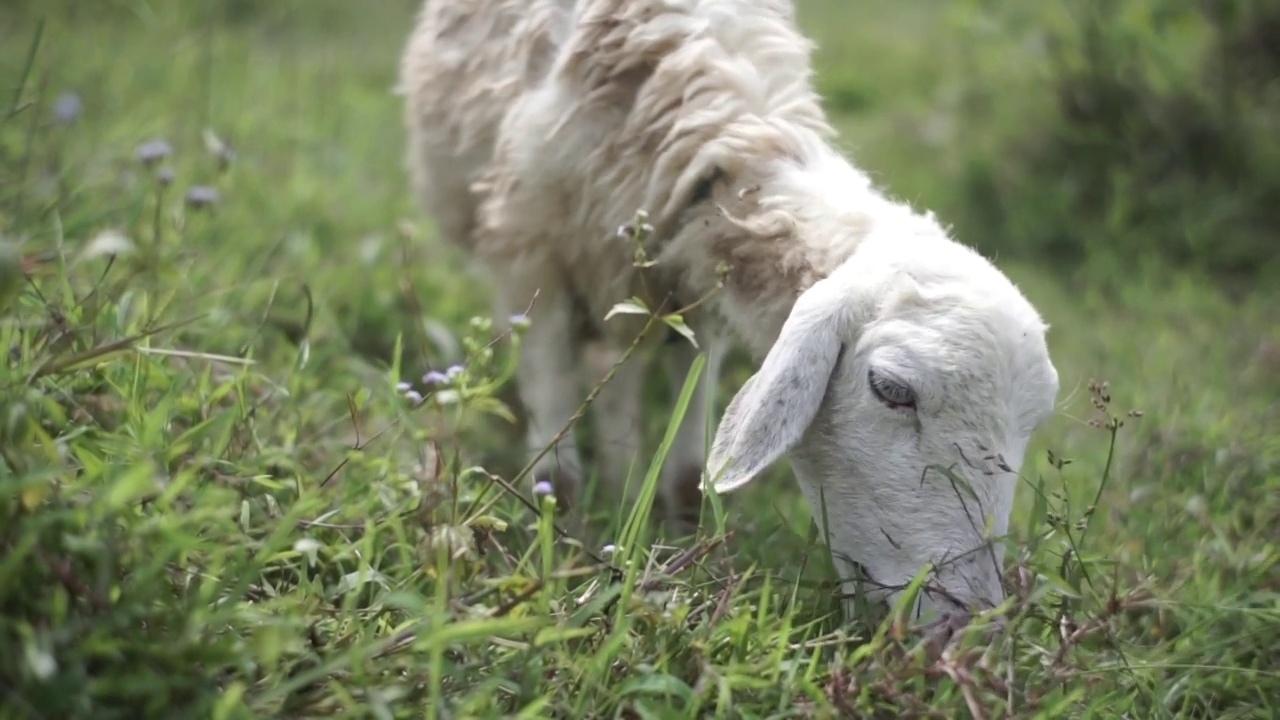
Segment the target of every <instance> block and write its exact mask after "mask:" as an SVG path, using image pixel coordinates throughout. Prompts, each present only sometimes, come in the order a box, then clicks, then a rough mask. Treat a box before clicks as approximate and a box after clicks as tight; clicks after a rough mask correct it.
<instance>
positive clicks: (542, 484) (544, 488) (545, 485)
mask: <svg viewBox="0 0 1280 720" xmlns="http://www.w3.org/2000/svg"><path fill="white" fill-rule="evenodd" d="M555 491H556V489H555V486H553V485H552V484H551V483H550V482H548V481H546V480H539V481H538V482H536V483H534V484H533V494H534V495H539V496H542V497H546V496H547V495H551V494H552V493H554V492H555Z"/></svg>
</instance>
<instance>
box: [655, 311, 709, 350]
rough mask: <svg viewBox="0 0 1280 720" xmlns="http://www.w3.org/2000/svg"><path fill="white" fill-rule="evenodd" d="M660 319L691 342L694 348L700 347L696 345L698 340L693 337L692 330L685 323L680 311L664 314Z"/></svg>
mask: <svg viewBox="0 0 1280 720" xmlns="http://www.w3.org/2000/svg"><path fill="white" fill-rule="evenodd" d="M662 321H663V322H665V323H666V324H667V327H669V328H671V329H672V330H675V331H676V332H678V333H680V334H681V335H683V336H684V337H685V339H687V340H688V341H689V342H690V343H692V344H693V347H694V348H695V349H699V350H700V349H701V348H699V347H698V341H697V340H696V339H695V338H694V337H693V330H692V329H690V327H689V326H688V325H686V324H685V321H684V318H683V317H681V315H680V313H671V314H670V315H665V316H663V318H662Z"/></svg>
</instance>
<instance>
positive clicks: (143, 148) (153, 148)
mask: <svg viewBox="0 0 1280 720" xmlns="http://www.w3.org/2000/svg"><path fill="white" fill-rule="evenodd" d="M172 154H173V146H171V145H170V144H169V143H168V142H165V141H164V140H148V141H147V142H144V143H142V144H141V145H139V146H138V149H137V150H134V152H133V156H134V157H135V158H137V160H138V162H140V163H142V164H143V165H146V166H148V167H150V166H152V165H155V164H156V163H158V162H160V161H161V160H163V159H165V158H167V157H169V156H170V155H172Z"/></svg>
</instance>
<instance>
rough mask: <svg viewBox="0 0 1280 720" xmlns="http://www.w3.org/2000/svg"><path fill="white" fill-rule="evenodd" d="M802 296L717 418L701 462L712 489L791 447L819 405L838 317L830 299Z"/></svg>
mask: <svg viewBox="0 0 1280 720" xmlns="http://www.w3.org/2000/svg"><path fill="white" fill-rule="evenodd" d="M807 295H808V294H806V295H802V296H801V298H800V299H799V300H798V301H797V302H796V307H795V308H794V309H793V310H792V313H791V316H790V317H789V318H788V319H787V321H786V323H785V324H784V325H783V327H782V332H781V333H779V335H778V340H777V342H775V343H774V345H773V348H772V349H770V350H769V353H768V355H766V356H765V359H764V362H763V363H761V365H760V370H759V371H758V372H756V374H755V375H752V376H751V378H750V379H749V380H747V382H746V384H744V385H743V386H742V389H741V390H739V391H738V394H737V395H735V396H734V397H733V399H732V400H731V401H729V407H728V408H727V409H726V410H725V413H724V417H723V418H722V419H721V420H720V426H719V428H717V429H716V436H715V440H713V441H712V443H711V457H710V458H709V459H708V461H707V471H708V473H709V474H710V476H709V478H708V480H709V481H710V485H711V487H712V488H713V489H714V490H715V491H716V492H717V493H727V492H730V491H732V490H736V489H737V488H739V487H742V486H743V485H746V484H747V483H748V482H750V481H751V480H752V479H754V478H755V477H756V476H757V475H758V474H759V473H760V472H761V471H762V470H764V469H765V468H767V467H768V466H769V465H771V464H773V462H774V461H776V460H777V459H778V458H779V457H781V456H782V454H783V453H785V452H787V451H788V450H790V449H791V448H792V447H793V446H795V444H796V442H798V441H799V440H800V438H801V437H802V436H803V435H804V432H805V430H806V429H808V427H809V424H810V423H812V422H813V418H814V416H815V415H816V414H817V412H818V407H819V406H820V405H821V404H822V398H823V397H824V396H825V395H826V391H827V385H828V383H829V382H830V379H831V374H832V371H834V370H835V366H836V361H837V360H838V358H839V356H840V349H841V322H840V317H839V313H838V312H837V309H838V304H837V303H834V302H832V300H833V299H832V298H824V297H821V296H817V297H807ZM806 300H807V301H809V302H806Z"/></svg>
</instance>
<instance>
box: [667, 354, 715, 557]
mask: <svg viewBox="0 0 1280 720" xmlns="http://www.w3.org/2000/svg"><path fill="white" fill-rule="evenodd" d="M699 342H700V343H701V344H702V345H703V348H704V350H703V351H704V352H705V353H706V355H707V362H706V365H705V366H704V367H703V369H702V374H701V375H700V376H699V377H698V383H697V386H696V387H695V388H694V393H693V397H692V398H691V400H690V402H689V408H688V409H687V410H686V411H685V416H684V422H683V423H681V425H680V430H679V432H678V433H677V434H676V438H675V442H674V443H673V445H672V447H671V452H670V453H669V454H668V456H667V462H666V465H665V466H664V467H663V469H662V470H663V475H662V501H663V506H664V515H665V517H666V519H667V520H668V521H669V522H670V523H672V525H673V526H674V528H673V529H675V530H676V531H678V532H684V533H690V532H693V531H694V530H695V529H696V528H697V526H698V514H699V511H700V509H701V507H702V490H701V487H700V486H701V483H702V468H703V466H704V465H705V464H706V458H707V441H708V437H709V436H708V433H709V432H710V430H709V429H708V426H707V424H708V421H709V420H710V418H711V414H712V411H713V409H714V403H715V390H716V385H717V381H718V380H719V377H720V364H721V361H722V359H723V355H724V350H723V343H722V342H721V341H720V340H718V339H717V338H715V337H712V336H710V335H709V334H708V335H701V334H700V335H699ZM665 350H666V352H665V353H664V359H665V363H666V366H667V372H668V375H669V376H670V382H671V402H672V404H673V405H674V403H675V402H677V401H678V400H679V397H680V390H681V389H682V388H683V387H684V383H685V380H686V379H687V378H688V376H689V370H690V369H691V368H692V367H693V362H694V360H695V359H697V357H698V352H699V351H698V350H697V348H694V347H693V345H691V344H690V343H689V342H687V341H686V340H684V339H683V338H681V339H680V341H679V342H676V343H675V344H674V345H673V346H669V347H667V348H665Z"/></svg>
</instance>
